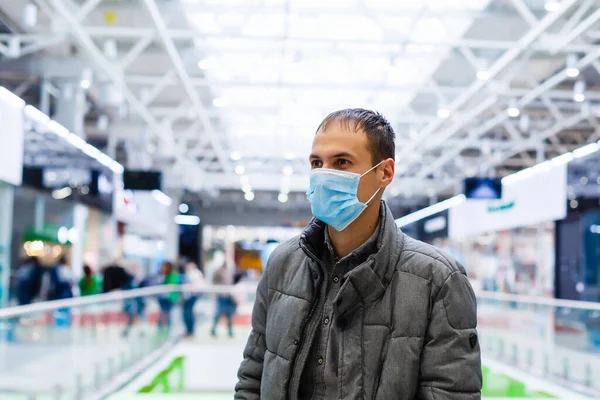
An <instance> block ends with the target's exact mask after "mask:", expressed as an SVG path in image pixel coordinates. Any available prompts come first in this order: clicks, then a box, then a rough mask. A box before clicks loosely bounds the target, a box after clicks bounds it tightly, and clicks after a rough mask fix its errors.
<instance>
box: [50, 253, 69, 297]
mask: <svg viewBox="0 0 600 400" xmlns="http://www.w3.org/2000/svg"><path fill="white" fill-rule="evenodd" d="M73 286H75V274H74V273H73V268H71V266H70V265H69V262H68V261H67V257H66V256H61V257H60V258H59V259H58V263H57V264H56V266H55V267H54V268H52V269H51V270H50V295H49V300H61V299H69V298H71V297H73Z"/></svg>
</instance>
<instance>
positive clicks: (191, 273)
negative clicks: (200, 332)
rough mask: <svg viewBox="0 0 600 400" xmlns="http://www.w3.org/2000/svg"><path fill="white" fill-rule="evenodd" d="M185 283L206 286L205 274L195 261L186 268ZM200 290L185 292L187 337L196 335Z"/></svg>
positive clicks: (184, 306)
mask: <svg viewBox="0 0 600 400" xmlns="http://www.w3.org/2000/svg"><path fill="white" fill-rule="evenodd" d="M184 273H185V275H184V283H185V284H188V285H193V286H194V287H197V288H201V287H202V286H204V275H203V274H202V272H201V271H200V269H198V266H197V265H196V264H195V263H193V262H190V263H187V264H186V265H185V268H184ZM198 295H199V293H198V292H187V293H185V301H184V303H183V322H184V323H185V335H186V337H193V336H194V329H195V326H196V316H195V315H194V305H195V304H196V301H197V300H198Z"/></svg>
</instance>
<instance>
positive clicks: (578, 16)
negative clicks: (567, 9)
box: [559, 0, 597, 37]
mask: <svg viewBox="0 0 600 400" xmlns="http://www.w3.org/2000/svg"><path fill="white" fill-rule="evenodd" d="M596 3H597V0H585V1H584V2H583V3H582V4H581V5H580V6H579V7H578V8H577V10H575V12H574V13H573V15H571V17H570V18H569V20H568V21H567V22H566V23H565V24H564V25H563V27H562V28H561V29H560V35H559V36H561V37H562V36H565V35H567V34H568V33H569V32H570V31H571V30H573V29H574V28H575V27H576V26H577V25H578V24H579V22H581V20H582V19H583V17H585V16H586V14H587V12H588V11H589V10H590V8H592V6H593V5H594V4H596Z"/></svg>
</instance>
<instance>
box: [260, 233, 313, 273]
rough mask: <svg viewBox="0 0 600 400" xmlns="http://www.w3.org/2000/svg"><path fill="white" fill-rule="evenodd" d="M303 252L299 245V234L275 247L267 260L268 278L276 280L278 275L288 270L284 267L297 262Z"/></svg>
mask: <svg viewBox="0 0 600 400" xmlns="http://www.w3.org/2000/svg"><path fill="white" fill-rule="evenodd" d="M303 254H304V251H303V250H302V248H301V247H300V236H294V237H293V238H291V239H289V240H287V241H285V242H283V243H281V244H280V245H278V246H277V247H275V249H274V250H273V252H272V253H271V255H270V256H269V261H268V262H267V273H268V274H269V279H271V278H273V279H274V280H277V278H278V277H281V276H282V275H284V274H285V272H286V270H288V268H286V267H287V266H289V265H295V264H294V262H297V261H298V260H299V259H300V257H302V256H303Z"/></svg>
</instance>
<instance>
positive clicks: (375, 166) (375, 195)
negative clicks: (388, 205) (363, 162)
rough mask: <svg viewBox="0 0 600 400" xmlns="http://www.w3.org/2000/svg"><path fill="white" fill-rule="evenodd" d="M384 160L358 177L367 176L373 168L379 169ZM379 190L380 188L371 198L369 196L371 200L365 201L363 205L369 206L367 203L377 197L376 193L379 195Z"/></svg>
mask: <svg viewBox="0 0 600 400" xmlns="http://www.w3.org/2000/svg"><path fill="white" fill-rule="evenodd" d="M384 161H385V160H381V161H380V162H379V164H377V165H375V166H374V167H373V168H371V169H370V170H368V171H367V172H365V173H364V174H362V175H361V176H360V177H361V178H362V177H363V176H365V175H366V174H368V173H369V172H371V171H373V170H374V169H375V168H377V167H379V166H380V165H381V164H383V162H384ZM380 190H381V188H379V189H377V191H376V192H375V193H373V196H371V198H370V199H369V200H367V202H366V203H364V204H365V205H369V203H370V202H371V200H373V199H374V198H375V196H377V193H379V191H380Z"/></svg>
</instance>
